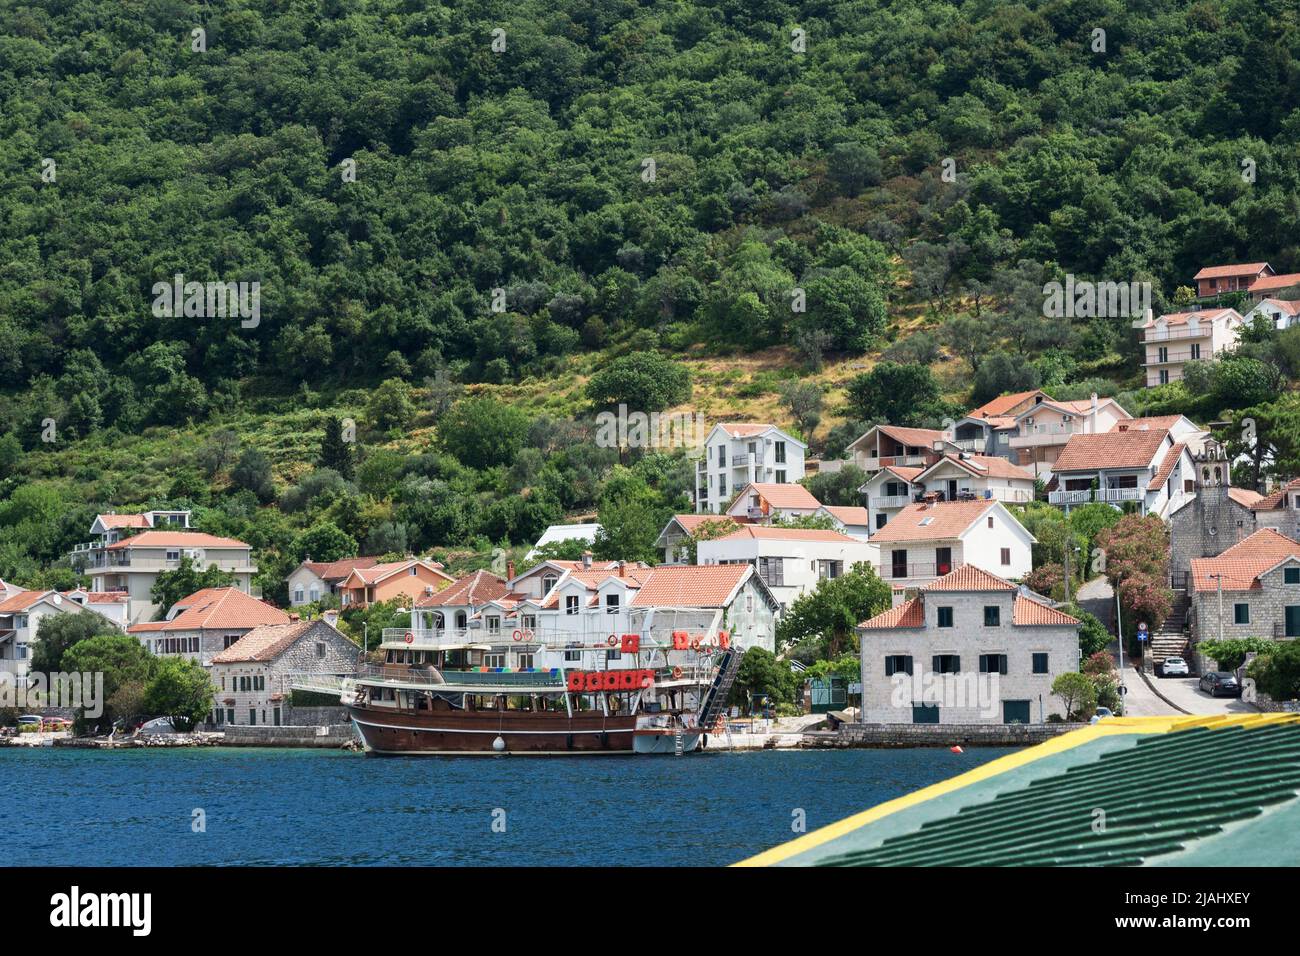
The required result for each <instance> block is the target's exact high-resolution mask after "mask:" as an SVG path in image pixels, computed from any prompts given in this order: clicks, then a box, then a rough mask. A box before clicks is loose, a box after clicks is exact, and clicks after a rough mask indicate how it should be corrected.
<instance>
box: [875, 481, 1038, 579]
mask: <svg viewBox="0 0 1300 956" xmlns="http://www.w3.org/2000/svg"><path fill="white" fill-rule="evenodd" d="M871 543H872V544H874V545H875V546H876V547H877V548H879V551H880V555H879V558H878V565H877V566H878V568H879V570H880V576H881V577H882V578H884V579H885V580H887V581H889V582H890V583H892V584H893V585H894V586H895V588H911V587H918V586H920V585H924V584H928V583H929V582H931V581H933V580H935V579H936V578H941V577H943V576H944V575H946V574H949V573H950V572H952V570H953V569H954V568H957V567H959V566H961V565H963V564H970V565H974V566H975V567H977V568H981V569H982V570H985V571H989V572H990V573H993V574H1000V575H1002V576H1005V577H1009V578H1022V577H1024V576H1025V575H1026V574H1028V573H1029V572H1030V571H1031V570H1032V569H1033V545H1034V544H1035V543H1036V539H1035V538H1034V536H1033V535H1032V534H1030V533H1029V531H1028V530H1026V528H1025V526H1024V525H1022V524H1021V523H1020V522H1019V521H1017V520H1016V519H1015V516H1013V515H1012V514H1011V512H1009V511H1007V509H1006V507H1005V506H1003V504H1002V502H1000V501H985V500H983V499H977V500H975V501H938V502H918V503H916V504H911V505H908V506H907V507H906V508H904V509H903V510H902V511H900V512H899V513H898V514H897V515H896V516H895V517H894V518H893V519H892V520H891V521H890V522H889V523H888V524H886V525H885V526H884V527H883V528H881V529H880V530H879V531H877V532H876V533H875V534H874V535H872V537H871Z"/></svg>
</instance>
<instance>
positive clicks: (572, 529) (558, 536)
mask: <svg viewBox="0 0 1300 956" xmlns="http://www.w3.org/2000/svg"><path fill="white" fill-rule="evenodd" d="M599 532H600V524H599V523H598V522H595V521H591V522H586V523H584V524H553V525H551V526H550V527H548V528H547V529H546V530H545V531H543V532H542V536H541V537H540V538H538V539H537V541H536V543H534V544H533V547H532V549H531V550H530V551H529V552H528V553H527V554H526V555H524V557H526V558H528V559H530V560H531V559H532V558H535V557H536V556H537V553H538V552H539V551H541V550H542V548H544V547H546V546H547V545H548V544H560V543H561V542H564V541H581V542H582V543H583V544H585V545H587V546H591V545H593V544H595V542H596V535H597V534H598V533H599Z"/></svg>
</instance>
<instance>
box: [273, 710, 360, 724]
mask: <svg viewBox="0 0 1300 956" xmlns="http://www.w3.org/2000/svg"><path fill="white" fill-rule="evenodd" d="M286 722H287V723H289V724H291V725H293V726H295V727H320V726H324V725H328V724H346V723H348V722H349V720H348V709H347V708H346V707H294V706H292V705H290V707H289V709H288V720H287V721H286Z"/></svg>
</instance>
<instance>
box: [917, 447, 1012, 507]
mask: <svg viewBox="0 0 1300 956" xmlns="http://www.w3.org/2000/svg"><path fill="white" fill-rule="evenodd" d="M912 491H913V494H914V495H919V496H922V497H926V496H933V497H934V499H935V500H938V501H960V500H963V499H970V498H982V499H984V500H985V501H1002V502H1011V503H1014V504H1024V503H1025V502H1028V501H1033V500H1034V476H1033V475H1032V474H1030V473H1029V472H1028V471H1026V470H1025V469H1023V468H1021V467H1020V466H1018V465H1013V464H1012V463H1011V462H1009V461H1007V460H1006V459H1005V458H997V457H994V456H990V455H971V454H967V453H963V454H960V455H953V454H948V455H944V456H943V457H942V458H940V459H939V460H938V461H936V462H935V463H934V464H933V465H931V466H930V467H929V468H927V469H925V470H924V471H923V472H921V473H920V474H919V475H917V476H916V478H915V479H914V480H913V481H912Z"/></svg>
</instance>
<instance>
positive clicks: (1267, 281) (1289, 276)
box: [1248, 272, 1300, 292]
mask: <svg viewBox="0 0 1300 956" xmlns="http://www.w3.org/2000/svg"><path fill="white" fill-rule="evenodd" d="M1293 285H1300V272H1287V273H1285V274H1283V275H1280V276H1260V277H1259V278H1258V279H1256V280H1255V281H1254V282H1252V283H1251V284H1250V289H1249V290H1248V291H1250V292H1271V291H1272V290H1274V289H1285V288H1286V287H1287V286H1293Z"/></svg>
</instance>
